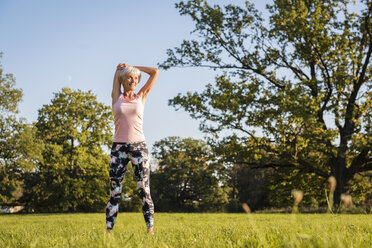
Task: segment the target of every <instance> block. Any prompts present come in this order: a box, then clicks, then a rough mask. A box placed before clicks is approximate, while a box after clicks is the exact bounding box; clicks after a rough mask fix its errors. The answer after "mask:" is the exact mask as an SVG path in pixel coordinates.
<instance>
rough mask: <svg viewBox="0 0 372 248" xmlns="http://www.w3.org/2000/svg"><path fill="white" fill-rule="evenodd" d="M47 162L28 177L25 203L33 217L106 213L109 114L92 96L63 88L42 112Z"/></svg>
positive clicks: (40, 130)
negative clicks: (36, 214) (37, 213)
mask: <svg viewBox="0 0 372 248" xmlns="http://www.w3.org/2000/svg"><path fill="white" fill-rule="evenodd" d="M35 127H36V128H37V138H38V139H39V140H41V141H42V142H43V143H44V148H43V151H42V156H43V159H42V161H40V162H39V163H38V166H37V168H36V169H35V170H33V171H31V172H29V173H27V174H25V176H24V181H25V189H24V195H23V197H22V200H23V202H24V203H25V204H26V207H27V208H28V209H29V210H30V209H34V210H35V211H53V212H55V211H97V210H103V209H104V206H105V204H106V202H107V200H108V197H109V177H108V170H107V166H108V162H109V161H108V160H109V156H108V154H107V152H105V150H106V151H107V150H108V146H109V145H110V143H111V142H112V138H111V137H112V133H111V127H112V114H111V109H110V108H109V107H107V106H105V105H104V104H102V103H100V102H98V101H97V99H96V96H94V95H93V94H92V93H91V92H90V91H89V92H83V91H81V90H76V91H74V90H71V89H69V88H63V89H62V90H61V91H60V92H58V93H56V94H55V96H54V98H53V99H52V102H51V103H50V104H46V105H44V106H43V107H42V108H41V109H40V110H39V116H38V120H37V122H36V123H35Z"/></svg>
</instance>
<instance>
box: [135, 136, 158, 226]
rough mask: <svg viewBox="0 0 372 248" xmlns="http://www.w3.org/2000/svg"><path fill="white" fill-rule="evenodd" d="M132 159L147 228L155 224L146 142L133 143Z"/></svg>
mask: <svg viewBox="0 0 372 248" xmlns="http://www.w3.org/2000/svg"><path fill="white" fill-rule="evenodd" d="M133 146H134V147H133V150H131V160H132V165H133V168H134V175H135V178H136V181H137V187H138V194H139V196H140V198H141V199H142V212H143V217H144V218H145V222H146V226H147V228H151V230H152V227H153V225H154V204H153V202H152V199H151V194H150V161H149V152H148V150H147V147H146V143H145V142H138V143H134V144H133Z"/></svg>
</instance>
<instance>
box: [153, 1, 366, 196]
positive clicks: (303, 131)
mask: <svg viewBox="0 0 372 248" xmlns="http://www.w3.org/2000/svg"><path fill="white" fill-rule="evenodd" d="M358 4H360V5H361V6H362V7H361V9H360V10H359V12H353V11H351V9H352V8H351V6H352V5H353V1H349V0H342V1H331V0H322V1H320V0H315V1H307V0H274V1H273V2H272V4H271V5H268V6H267V11H268V13H269V19H268V20H264V19H263V17H262V16H263V15H262V14H261V13H259V11H258V10H257V9H256V8H255V7H254V5H253V4H252V3H250V2H249V1H247V2H246V4H245V6H237V5H232V4H228V5H226V6H219V5H214V6H211V5H209V4H208V3H207V1H202V0H190V1H185V2H184V1H181V2H179V3H177V4H176V8H178V9H179V12H180V14H181V15H186V16H189V17H190V18H191V19H192V20H193V21H194V23H195V29H194V30H193V33H194V34H195V39H191V40H184V41H183V42H182V44H181V45H180V46H179V47H176V48H173V49H169V50H167V54H168V59H167V60H166V61H164V62H163V63H162V64H160V66H161V67H162V68H164V69H169V68H171V67H178V66H181V67H183V66H185V67H187V66H192V67H207V68H211V69H215V70H220V71H222V73H221V74H220V75H218V76H217V77H216V81H215V83H214V84H208V85H206V89H205V90H204V91H203V92H200V93H198V92H194V93H192V92H188V93H187V94H185V95H181V94H179V95H178V96H176V97H174V98H173V99H171V100H170V101H169V104H170V105H171V106H174V107H175V108H176V109H180V108H182V109H184V110H186V111H188V112H189V113H190V115H191V116H192V117H193V118H195V119H199V120H201V125H200V128H201V130H203V131H205V132H207V133H210V134H212V136H211V137H212V138H213V139H211V143H213V144H214V147H215V148H216V149H217V150H218V151H219V152H220V153H219V154H220V155H221V157H222V160H223V161H225V162H226V163H238V164H245V165H246V166H249V167H250V168H269V167H270V168H276V169H284V168H286V169H290V170H291V171H292V172H294V173H295V174H298V173H300V174H306V175H308V176H309V178H310V180H312V179H311V178H314V177H320V178H323V181H326V179H327V178H328V177H329V176H330V175H333V176H335V178H336V179H337V188H336V192H335V193H336V202H338V201H339V199H340V194H341V193H344V192H345V191H346V190H347V185H348V182H349V181H350V180H352V179H353V178H354V175H356V174H360V173H361V174H363V173H365V172H368V171H371V170H372V154H371V150H372V149H371V148H372V135H371V134H372V132H371V130H372V129H371V127H372V126H371V113H372V111H371V109H372V108H371V104H372V91H371V87H372V81H371V76H372V74H371V72H372V66H371V63H370V61H371V53H372V28H371V25H372V24H371V20H372V16H371V15H372V2H371V1H370V0H362V1H359V2H358ZM224 131H229V132H230V134H231V135H228V136H227V137H226V136H225V137H223V138H220V139H216V138H219V137H220V136H222V133H223V132H224Z"/></svg>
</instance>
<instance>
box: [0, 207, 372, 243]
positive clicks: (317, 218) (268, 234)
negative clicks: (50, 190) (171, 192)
mask: <svg viewBox="0 0 372 248" xmlns="http://www.w3.org/2000/svg"><path fill="white" fill-rule="evenodd" d="M0 223H1V225H0V247H368V248H369V247H372V215H330V214H329V215H328V214H301V215H291V214H249V215H247V214H179V213H177V214H168V213H156V214H155V228H154V230H155V235H154V236H151V235H148V234H147V233H146V227H145V223H144V220H143V216H142V214H140V213H119V216H118V219H117V222H116V225H115V227H114V230H113V233H112V235H111V237H107V236H106V235H104V233H105V216H104V214H103V213H101V214H30V215H0Z"/></svg>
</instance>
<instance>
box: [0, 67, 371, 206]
mask: <svg viewBox="0 0 372 248" xmlns="http://www.w3.org/2000/svg"><path fill="white" fill-rule="evenodd" d="M0 82H1V84H0V96H1V98H0V99H1V119H0V128H1V137H0V146H1V157H0V161H1V166H0V185H1V186H0V205H23V206H24V207H25V209H24V211H27V212H75V211H103V210H104V208H105V205H106V203H107V200H108V197H109V176H108V162H109V155H108V150H109V148H110V146H111V142H112V138H111V137H112V124H113V122H112V113H111V109H110V107H108V106H105V105H104V104H102V103H99V102H98V101H97V99H96V97H95V96H94V95H93V94H92V93H91V92H90V91H89V92H83V91H81V90H76V91H74V90H71V89H69V88H63V89H62V90H61V91H60V92H58V93H55V95H54V98H53V99H52V100H51V103H49V104H46V105H43V106H42V107H41V108H40V109H39V114H38V119H37V121H36V122H35V123H32V124H28V123H27V122H26V120H24V119H22V118H21V119H18V118H17V117H16V114H17V106H18V103H19V102H20V101H21V99H22V90H21V89H17V88H16V87H15V80H14V78H13V76H12V75H11V74H3V71H2V68H1V70H0ZM247 145H248V144H247ZM251 149H254V147H251ZM222 151H223V152H222ZM227 152H228V153H229V154H230V155H231V156H235V155H236V153H238V152H239V150H234V149H233V148H232V147H229V146H227V145H226V146H225V147H224V146H215V145H213V142H207V141H203V140H196V139H191V138H180V137H168V138H165V139H162V140H160V141H158V142H156V143H155V144H154V147H153V151H152V157H153V160H154V161H153V164H152V174H151V192H152V197H153V200H154V203H155V208H156V211H164V212H168V211H171V212H196V211H198V212H217V211H228V212H240V211H242V207H241V206H242V203H247V204H248V205H249V206H250V208H251V210H253V211H254V210H259V209H264V208H279V207H288V206H291V205H292V202H293V198H292V195H291V192H292V191H293V190H294V189H297V190H302V191H303V192H304V200H303V202H302V206H308V207H313V208H318V207H319V206H322V205H323V206H324V205H326V198H325V197H324V195H325V190H327V181H326V180H324V178H320V177H318V176H316V175H314V174H312V173H308V174H306V173H302V172H300V171H299V170H293V169H286V168H284V169H282V170H278V169H273V168H254V167H249V166H247V165H245V164H239V163H227V162H226V160H225V159H226V153H227ZM369 180H370V178H368V177H362V176H360V177H358V178H355V179H354V181H353V182H351V185H353V187H350V189H349V192H348V193H349V194H351V195H352V196H353V199H354V203H356V204H359V205H363V204H364V205H366V204H369V200H370V195H371V186H370V181H369ZM120 206H121V211H139V210H140V207H141V201H140V200H139V198H138V196H137V190H136V183H135V180H134V179H133V171H132V168H131V166H129V171H128V173H127V176H126V179H125V181H124V186H123V196H122V200H121V205H120Z"/></svg>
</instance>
